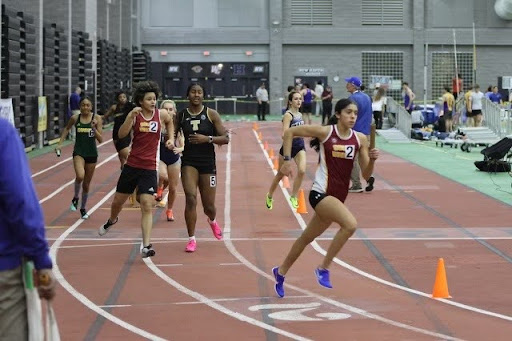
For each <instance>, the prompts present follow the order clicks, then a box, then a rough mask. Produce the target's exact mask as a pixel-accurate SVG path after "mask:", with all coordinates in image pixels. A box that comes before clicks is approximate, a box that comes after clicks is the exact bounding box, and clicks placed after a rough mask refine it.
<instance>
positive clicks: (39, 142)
mask: <svg viewBox="0 0 512 341" xmlns="http://www.w3.org/2000/svg"><path fill="white" fill-rule="evenodd" d="M43 17H44V9H43V0H39V58H38V59H39V60H38V62H39V81H38V83H39V84H38V85H39V86H38V87H39V91H38V92H39V96H43V77H44V69H43V54H44V50H43V39H44V38H43ZM37 110H38V112H39V100H38V101H37ZM38 117H39V115H38ZM43 144H44V132H42V131H39V132H38V133H37V147H38V148H43Z"/></svg>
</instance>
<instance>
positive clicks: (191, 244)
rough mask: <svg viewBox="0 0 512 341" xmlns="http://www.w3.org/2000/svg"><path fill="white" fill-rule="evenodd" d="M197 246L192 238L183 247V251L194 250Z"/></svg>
mask: <svg viewBox="0 0 512 341" xmlns="http://www.w3.org/2000/svg"><path fill="white" fill-rule="evenodd" d="M196 248H197V243H196V241H195V240H194V239H191V240H189V241H188V243H187V246H186V247H185V252H194V251H195V250H196Z"/></svg>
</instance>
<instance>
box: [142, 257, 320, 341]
mask: <svg viewBox="0 0 512 341" xmlns="http://www.w3.org/2000/svg"><path fill="white" fill-rule="evenodd" d="M143 261H144V263H146V265H147V266H148V268H149V269H151V271H153V272H154V273H155V274H156V275H157V276H158V277H160V278H161V279H162V280H164V281H165V282H167V283H169V284H170V285H172V286H173V287H174V288H176V289H177V290H179V291H181V292H182V293H184V294H186V295H188V296H190V297H193V298H195V299H196V300H197V301H199V302H201V303H203V304H205V305H207V306H209V307H210V308H213V309H215V310H218V311H219V312H221V313H224V314H226V315H228V316H230V317H232V318H235V319H237V320H239V321H242V322H247V323H249V324H251V325H253V326H256V327H260V328H262V329H266V330H269V331H271V332H274V333H276V334H279V335H283V336H286V337H289V338H290V339H293V340H298V341H310V339H307V338H305V337H302V336H300V335H296V334H293V333H290V332H287V331H285V330H282V329H279V328H276V327H274V326H271V325H269V324H266V323H264V322H261V321H260V320H256V319H254V318H252V317H249V316H246V315H243V314H241V313H238V312H236V311H233V310H231V309H228V308H226V307H224V306H223V305H220V304H218V303H217V302H215V301H214V300H212V299H209V298H208V297H206V296H204V295H201V294H200V293H198V292H196V291H193V290H191V289H189V288H187V287H185V286H184V285H181V284H180V283H178V282H176V281H175V280H173V279H172V278H171V277H169V276H167V275H166V274H165V273H164V272H163V271H162V270H160V269H159V268H158V267H157V266H156V265H155V264H154V263H153V261H152V260H151V257H148V258H144V259H143Z"/></svg>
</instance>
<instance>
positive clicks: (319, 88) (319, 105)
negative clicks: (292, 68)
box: [315, 80, 324, 116]
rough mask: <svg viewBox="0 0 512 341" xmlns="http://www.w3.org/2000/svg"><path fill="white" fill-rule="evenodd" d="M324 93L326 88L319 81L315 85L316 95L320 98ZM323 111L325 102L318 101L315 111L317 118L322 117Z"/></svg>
mask: <svg viewBox="0 0 512 341" xmlns="http://www.w3.org/2000/svg"><path fill="white" fill-rule="evenodd" d="M323 93H324V86H323V84H322V81H321V80H319V81H318V82H317V83H316V85H315V94H317V96H320V95H322V94H323ZM322 111H323V101H321V100H318V98H317V101H316V109H315V116H320V113H321V112H322Z"/></svg>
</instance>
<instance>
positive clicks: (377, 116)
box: [373, 111, 382, 129]
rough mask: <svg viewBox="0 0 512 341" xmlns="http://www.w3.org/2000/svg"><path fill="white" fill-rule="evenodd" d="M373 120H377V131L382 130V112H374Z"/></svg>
mask: <svg viewBox="0 0 512 341" xmlns="http://www.w3.org/2000/svg"><path fill="white" fill-rule="evenodd" d="M373 119H374V120H375V127H376V128H377V129H382V111H374V112H373Z"/></svg>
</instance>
